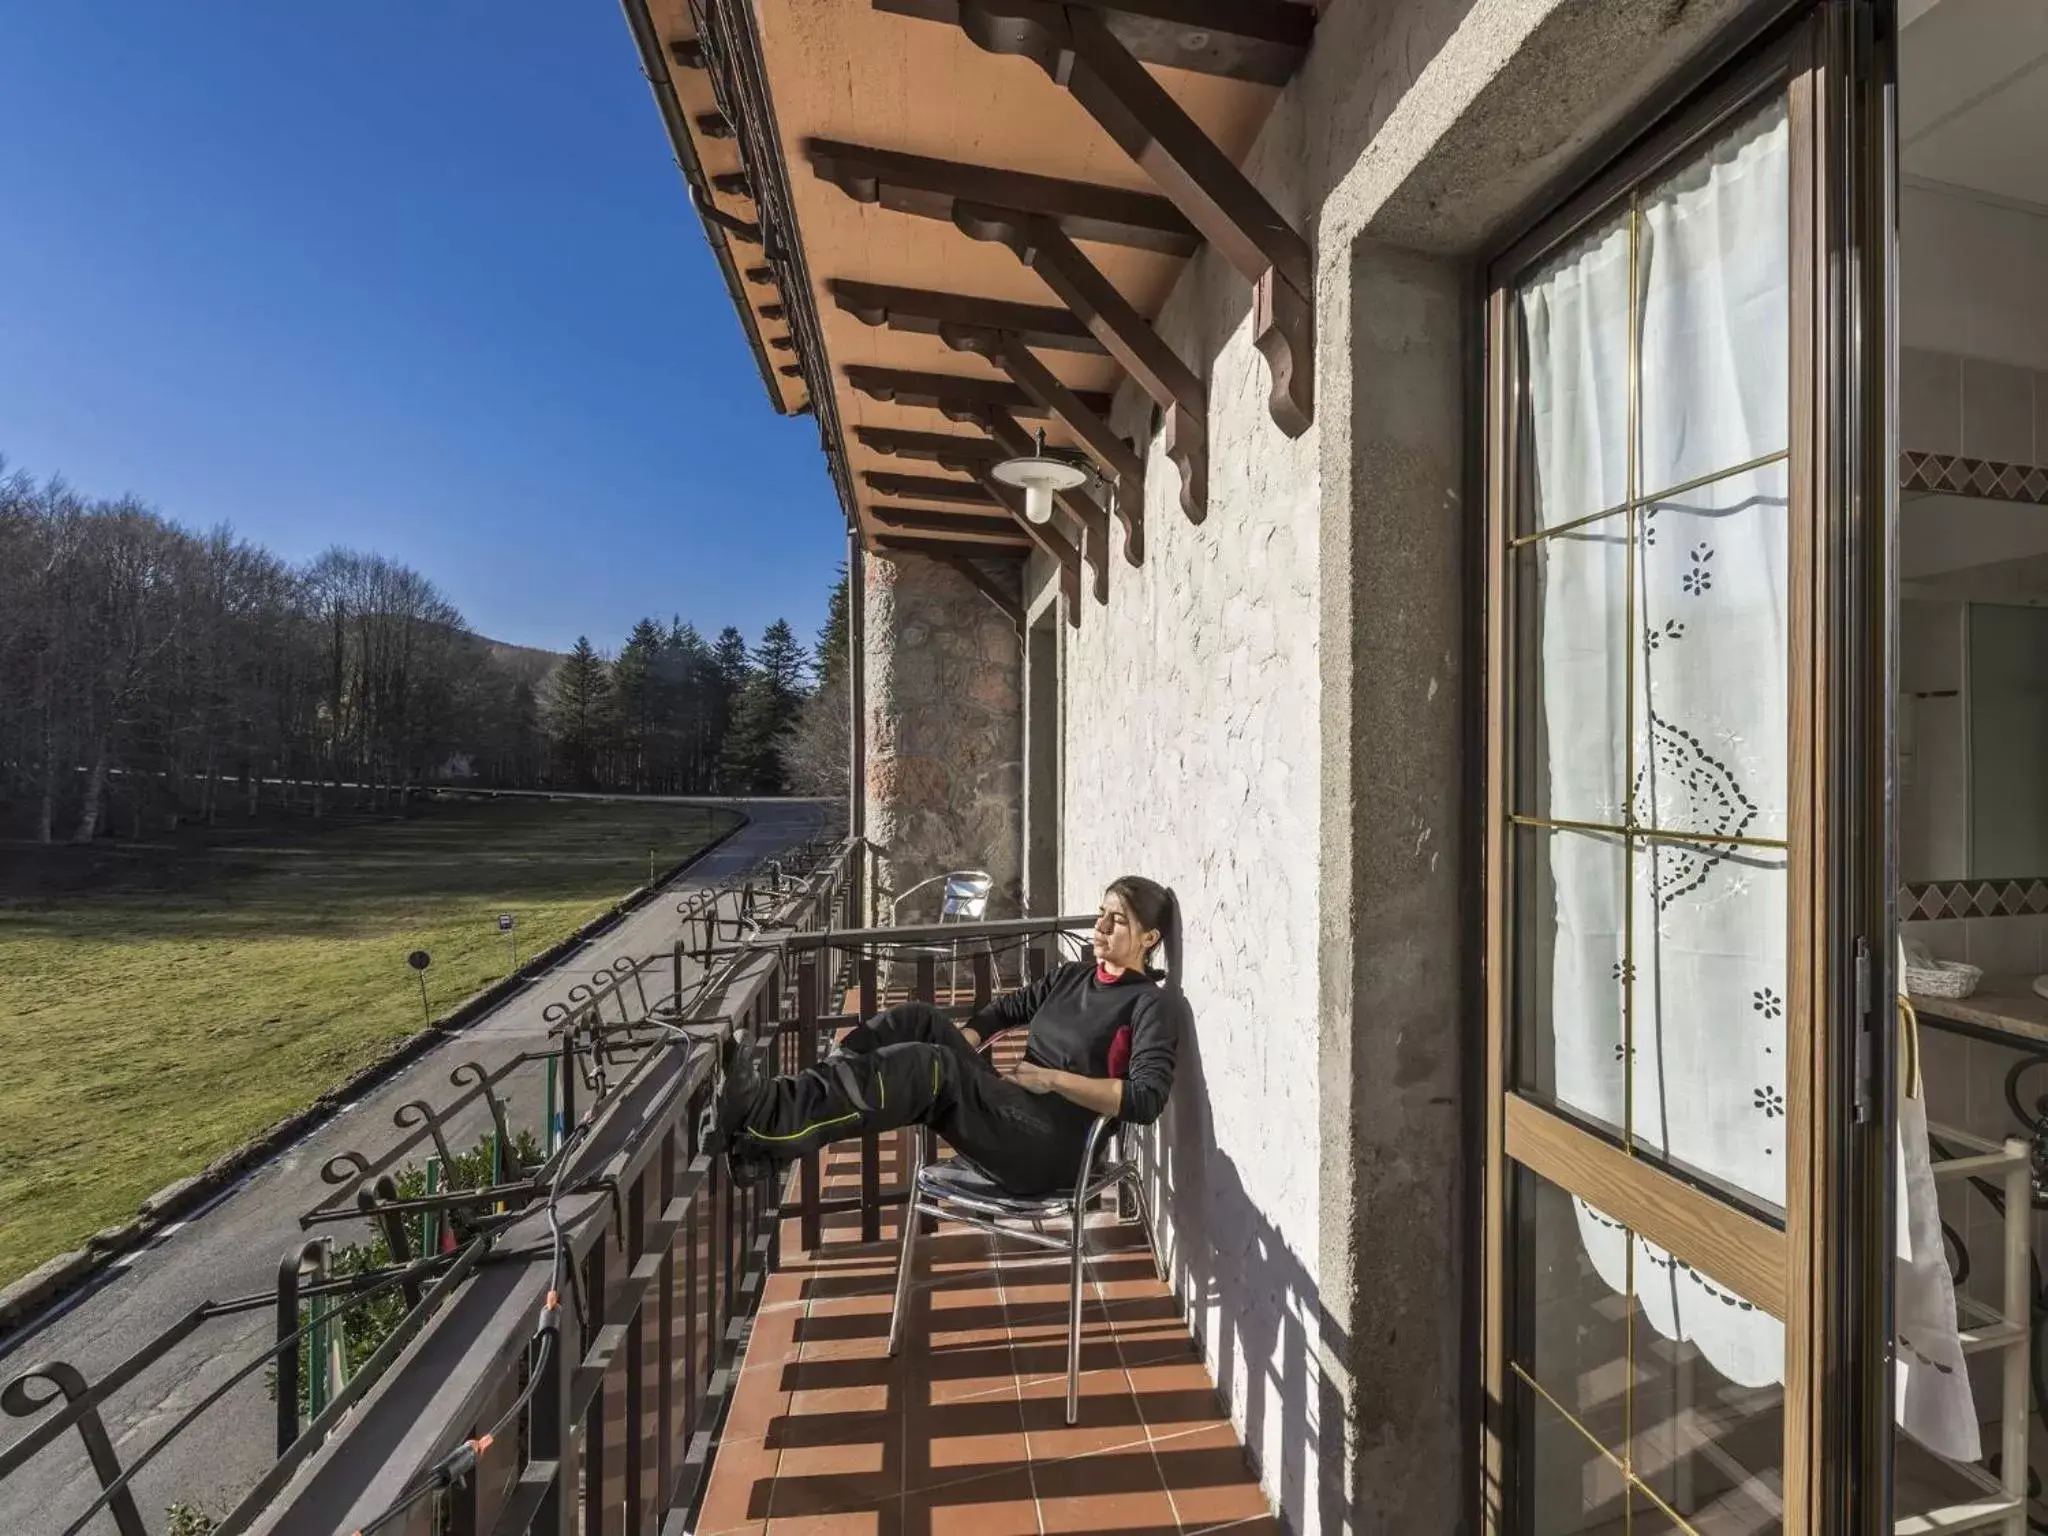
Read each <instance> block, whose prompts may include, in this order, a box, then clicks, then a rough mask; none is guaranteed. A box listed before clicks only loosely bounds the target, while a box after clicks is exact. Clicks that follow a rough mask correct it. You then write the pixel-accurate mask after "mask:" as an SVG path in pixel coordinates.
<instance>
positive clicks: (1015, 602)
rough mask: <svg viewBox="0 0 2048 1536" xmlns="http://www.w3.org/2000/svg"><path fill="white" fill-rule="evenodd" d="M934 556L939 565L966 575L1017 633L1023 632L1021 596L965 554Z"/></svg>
mask: <svg viewBox="0 0 2048 1536" xmlns="http://www.w3.org/2000/svg"><path fill="white" fill-rule="evenodd" d="M935 558H936V559H937V560H938V561H939V563H940V564H941V565H950V566H951V567H952V568H953V569H954V570H956V571H958V572H959V573H960V574H961V575H962V576H964V577H966V578H967V579H968V581H970V582H971V583H973V585H974V588H975V590H976V591H978V592H980V593H981V595H982V596H983V597H985V598H987V599H988V600H989V601H990V602H991V603H993V604H994V605H995V607H996V611H997V612H998V613H1000V614H1002V616H1003V617H1004V618H1006V619H1008V620H1009V621H1010V622H1011V623H1012V624H1014V625H1016V626H1017V633H1018V634H1019V635H1022V634H1023V633H1024V624H1025V619H1024V603H1023V600H1022V599H1021V598H1019V597H1017V596H1015V595H1013V594H1012V593H1010V592H1009V591H1007V590H1005V588H1004V587H1003V585H1002V583H1000V582H998V581H997V580H996V579H995V578H994V577H993V576H991V575H989V573H988V572H987V571H984V570H983V569H982V568H981V567H980V566H978V565H976V564H975V563H974V561H973V560H972V559H971V558H969V557H968V556H966V555H939V556H936V557H935Z"/></svg>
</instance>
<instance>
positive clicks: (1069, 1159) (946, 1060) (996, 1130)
mask: <svg viewBox="0 0 2048 1536" xmlns="http://www.w3.org/2000/svg"><path fill="white" fill-rule="evenodd" d="M1094 1119H1095V1117H1094V1116H1093V1115H1091V1114H1090V1113H1089V1112H1088V1111H1087V1110H1086V1109H1083V1108H1082V1107H1081V1106H1080V1105H1078V1104H1074V1103H1071V1102H1070V1101H1068V1100H1066V1099H1062V1098H1060V1097H1059V1096H1058V1095H1056V1094H1050V1093H1046V1094H1037V1093H1029V1092H1026V1091H1025V1090H1024V1089H1022V1088H1020V1087H1018V1086H1017V1085H1016V1084H1015V1083H1013V1082H1011V1081H1010V1080H1009V1079H1008V1078H1006V1077H1003V1076H1001V1075H1000V1074H998V1073H997V1071H996V1069H995V1068H994V1066H992V1065H991V1064H990V1062H989V1060H988V1058H987V1057H986V1056H983V1055H981V1054H979V1053H978V1052H976V1051H975V1050H973V1049H972V1048H971V1047H970V1046H969V1045H968V1044H967V1041H966V1040H965V1039H964V1038H963V1037H962V1036H961V1034H960V1031H959V1030H958V1029H956V1028H955V1027H954V1026H953V1024H952V1023H951V1022H950V1021H949V1020H948V1019H946V1018H945V1016H944V1015H942V1014H941V1013H940V1012H939V1010H938V1009H936V1008H934V1007H933V1006H932V1005H931V1004H929V1003H903V1004H900V1005H898V1006H897V1007H894V1008H889V1009H886V1010H884V1011H883V1012H881V1013H878V1014H876V1015H875V1016H874V1018H873V1019H871V1020H870V1021H869V1022H868V1023H866V1024H863V1025H856V1026H855V1027H854V1028H853V1029H852V1030H850V1031H849V1032H848V1034H847V1036H846V1039H845V1040H844V1041H843V1042H842V1043H841V1044H840V1046H839V1048H838V1049H837V1050H835V1051H834V1052H833V1053H832V1055H831V1056H830V1057H828V1058H827V1059H826V1060H824V1061H822V1062H820V1063H818V1065H817V1066H815V1067H810V1068H807V1069H806V1070H804V1071H802V1072H799V1073H796V1074H795V1075H794V1076H791V1077H778V1078H774V1079H771V1080H770V1081H769V1082H767V1083H766V1084H764V1085H763V1086H762V1090H761V1093H760V1095H759V1097H758V1098H757V1100H756V1102H755V1103H754V1104H753V1105H751V1106H750V1107H749V1109H748V1111H747V1116H746V1126H745V1129H744V1131H743V1132H742V1134H743V1135H744V1136H745V1138H746V1140H747V1141H749V1142H751V1143H753V1144H754V1145H755V1146H758V1147H760V1148H761V1149H763V1150H764V1151H769V1152H772V1153H773V1154H774V1155H775V1156H776V1157H779V1158H790V1157H797V1156H800V1155H802V1154H803V1153H806V1152H813V1151H816V1150H817V1149H818V1148H819V1147H822V1146H824V1145H826V1144H827V1143H828V1142H834V1141H844V1140H846V1139H847V1138H849V1137H854V1136H861V1135H865V1134H867V1133H868V1132H871V1131H893V1130H896V1129H898V1128H899V1127H901V1126H906V1125H928V1126H930V1127H931V1128H932V1129H933V1130H935V1131H937V1132H938V1133H939V1135H940V1136H942V1137H944V1138H945V1140H946V1142H947V1144H948V1145H950V1146H951V1147H952V1148H953V1150H954V1151H956V1152H958V1153H959V1154H960V1155H961V1156H963V1157H965V1158H967V1159H968V1160H969V1161H970V1162H972V1163H974V1164H975V1165H976V1166H977V1167H979V1168H980V1169H981V1170H982V1171H983V1172H984V1173H986V1174H988V1175H989V1176H990V1177H991V1178H993V1179H994V1180H995V1181H996V1182H997V1183H998V1184H1000V1185H1002V1186H1003V1188H1005V1189H1007V1190H1009V1191H1010V1192H1011V1193H1012V1194H1018V1195H1043V1194H1050V1193H1052V1192H1053V1191H1054V1190H1060V1189H1067V1188H1070V1187H1072V1185H1073V1182H1074V1179H1075V1177H1076V1175H1077V1174H1078V1173H1079V1172H1080V1167H1081V1153H1082V1152H1083V1151H1084V1150H1085V1148H1086V1146H1087V1142H1088V1128H1089V1126H1091V1125H1092V1124H1093V1123H1094Z"/></svg>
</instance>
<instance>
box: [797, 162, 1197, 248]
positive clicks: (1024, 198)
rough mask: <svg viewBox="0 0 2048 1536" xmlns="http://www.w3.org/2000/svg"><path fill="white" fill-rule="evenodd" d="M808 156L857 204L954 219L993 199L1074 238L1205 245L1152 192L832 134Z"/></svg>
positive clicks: (1136, 245)
mask: <svg viewBox="0 0 2048 1536" xmlns="http://www.w3.org/2000/svg"><path fill="white" fill-rule="evenodd" d="M804 154H805V155H806V156H807V157H808V158H809V159H810V162H811V169H812V171H813V172H815V173H816V174H817V176H818V178H819V179H820V180H821V181H829V182H831V183H832V184H833V185H834V186H836V187H838V188H839V189H840V190H841V191H842V192H844V193H845V194H846V195H847V196H848V197H850V198H852V199H853V200H854V201H855V202H857V203H877V204H879V205H880V206H882V207H884V208H888V209H891V210H893V211H895V212H897V213H911V214H916V215H918V216H919V217H920V218H927V219H938V220H941V221H942V222H945V223H951V222H952V221H953V204H954V202H955V201H956V200H962V201H966V202H976V203H995V204H998V205H999V206H1001V207H1005V208H1016V209H1021V210H1022V211H1023V212H1026V213H1035V214H1039V215H1042V216H1043V217H1045V218H1048V219H1051V220H1052V221H1053V222H1055V223H1056V224H1058V225H1059V227H1060V228H1061V229H1062V230H1064V231H1065V232H1066V233H1067V235H1068V236H1069V237H1071V238H1072V239H1075V240H1092V241H1095V242H1097V243H1098V244H1102V245H1123V246H1129V247H1131V248H1133V249H1135V250H1141V251H1159V252H1162V253H1164V254H1165V255H1168V256H1192V255H1194V254H1195V252H1196V251H1197V250H1199V249H1201V244H1202V237H1201V235H1200V233H1199V232H1198V231H1197V230H1196V229H1195V226H1194V225H1192V224H1190V223H1189V222H1188V221H1187V220H1186V219H1185V218H1183V217H1182V216H1181V213H1180V210H1179V209H1177V208H1175V207H1174V206H1173V204H1172V203H1171V202H1169V201H1167V199H1165V198H1163V197H1155V196H1153V195H1152V194H1151V193H1149V192H1126V191H1124V190H1122V189H1121V188H1119V187H1098V186H1093V185H1091V184H1089V183H1088V182H1085V181H1060V180H1057V179H1055V178H1053V177H1050V176H1032V175H1028V174H1026V173H1025V172H1022V171H998V170H992V169H990V168H989V167H987V166H980V165H961V164H959V163H958V162H956V161H952V160H932V159H927V158H926V157H925V156H923V155H905V154H899V153H897V152H896V151H895V150H889V149H864V148H862V147H861V146H859V145H856V144H843V143H840V142H839V141H837V140H834V139H807V140H805V141H804Z"/></svg>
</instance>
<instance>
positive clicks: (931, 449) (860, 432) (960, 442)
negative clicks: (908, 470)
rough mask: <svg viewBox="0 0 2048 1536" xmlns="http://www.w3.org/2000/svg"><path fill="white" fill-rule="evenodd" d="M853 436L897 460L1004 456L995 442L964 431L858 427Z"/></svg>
mask: <svg viewBox="0 0 2048 1536" xmlns="http://www.w3.org/2000/svg"><path fill="white" fill-rule="evenodd" d="M853 435H854V437H855V439H856V440H857V441H858V442H859V443H860V444H861V446H862V447H864V448H872V449H873V450H874V451H875V452H876V453H886V454H888V455H890V456H891V457H892V458H898V459H930V460H932V461H934V462H937V461H938V460H940V459H945V458H973V457H980V458H985V459H1000V458H1003V457H1005V455H1004V453H1003V450H1002V449H1001V448H1000V447H998V446H997V445H996V443H995V441H994V440H993V439H991V438H987V437H970V436H969V435H968V434H966V433H964V432H905V431H902V430H899V429H898V428H896V427H855V428H854V429H853Z"/></svg>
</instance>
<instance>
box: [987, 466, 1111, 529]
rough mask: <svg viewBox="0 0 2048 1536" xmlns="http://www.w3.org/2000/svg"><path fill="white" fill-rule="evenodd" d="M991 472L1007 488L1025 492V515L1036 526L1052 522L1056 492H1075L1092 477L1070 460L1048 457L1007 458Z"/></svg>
mask: <svg viewBox="0 0 2048 1536" xmlns="http://www.w3.org/2000/svg"><path fill="white" fill-rule="evenodd" d="M989 473H990V474H992V475H994V476H995V478H996V479H997V480H1000V481H1001V482H1002V483H1003V484H1004V485H1014V486H1017V487H1018V488H1019V489H1021V490H1022V491H1023V492H1024V516H1025V519H1026V520H1027V521H1029V522H1033V523H1049V522H1051V521H1052V498H1053V493H1054V492H1055V491H1071V490H1073V489H1074V487H1076V486H1078V485H1080V484H1081V483H1082V482H1083V481H1085V480H1086V479H1087V478H1088V476H1087V474H1086V473H1085V472H1084V471H1082V470H1081V469H1079V468H1078V467H1076V466H1075V465H1072V464H1069V463H1067V462H1066V460H1064V459H1053V458H1047V457H1046V456H1045V455H1044V454H1032V455H1031V456H1030V457H1028V458H1022V459H1005V460H1003V462H1002V463H1000V464H998V465H996V466H994V468H993V469H991V470H990V471H989Z"/></svg>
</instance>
